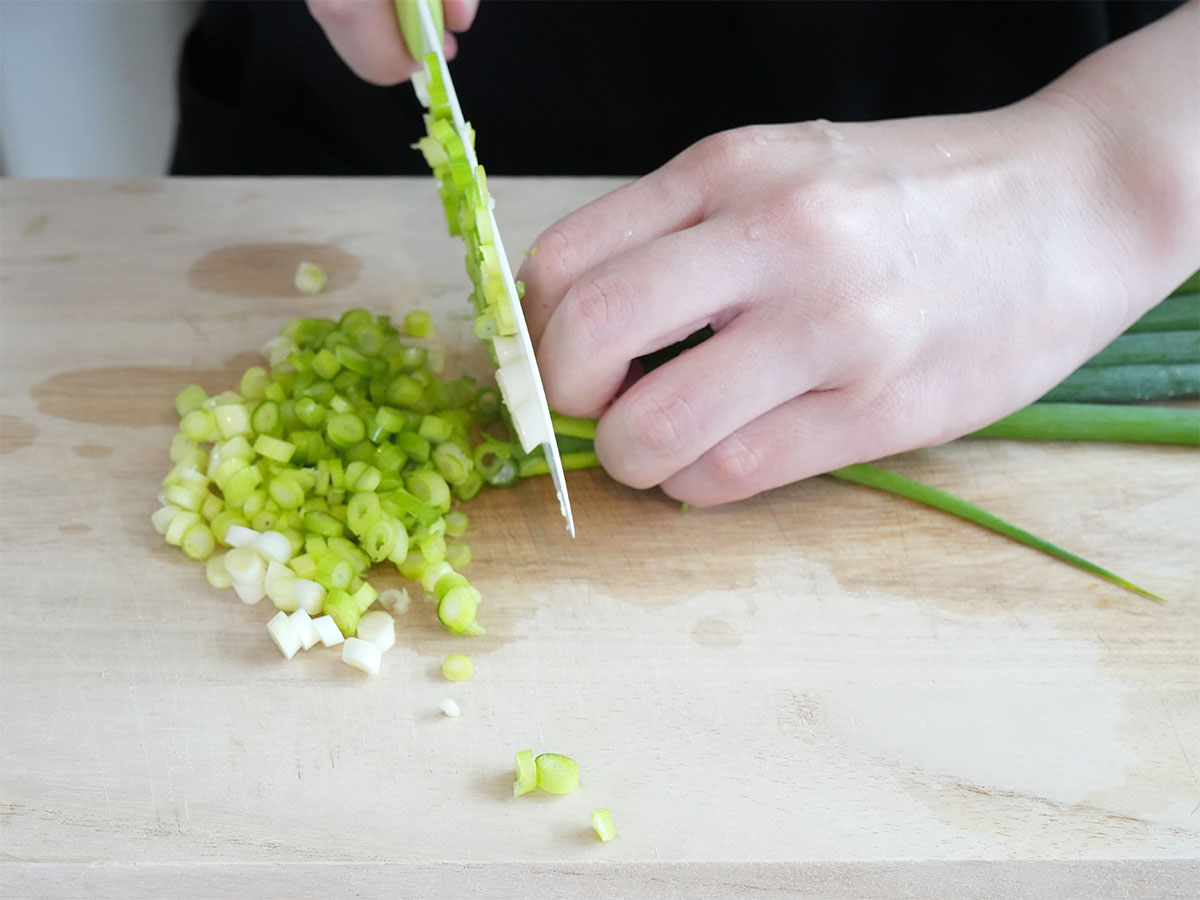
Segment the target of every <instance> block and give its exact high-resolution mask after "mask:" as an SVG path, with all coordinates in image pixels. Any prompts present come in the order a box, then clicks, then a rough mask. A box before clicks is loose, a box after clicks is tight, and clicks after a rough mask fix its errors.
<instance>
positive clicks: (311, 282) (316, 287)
mask: <svg viewBox="0 0 1200 900" xmlns="http://www.w3.org/2000/svg"><path fill="white" fill-rule="evenodd" d="M294 281H295V284H296V290H298V291H299V292H300V293H302V294H319V293H321V289H322V288H323V287H325V270H324V269H322V268H321V267H320V266H318V265H317V264H316V263H314V262H309V261H308V260H304V261H303V262H301V263H300V265H299V266H297V267H296V277H295V279H294ZM243 393H244V392H243Z"/></svg>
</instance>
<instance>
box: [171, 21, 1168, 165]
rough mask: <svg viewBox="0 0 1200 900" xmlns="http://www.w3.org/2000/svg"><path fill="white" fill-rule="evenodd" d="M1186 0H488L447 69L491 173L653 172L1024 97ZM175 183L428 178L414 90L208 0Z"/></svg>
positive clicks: (312, 26)
mask: <svg viewBox="0 0 1200 900" xmlns="http://www.w3.org/2000/svg"><path fill="white" fill-rule="evenodd" d="M1177 5H1179V4H1178V3H1174V2H979V3H974V2H939V3H927V2H920V3H918V2H865V3H863V2H849V0H846V2H798V0H765V2H764V0H709V2H694V0H625V2H613V0H567V2H563V0H537V2H530V0H484V2H483V3H482V4H481V6H480V9H479V13H478V15H477V16H476V19H475V23H474V25H473V26H472V27H471V30H470V31H468V32H467V33H465V34H463V35H461V36H460V39H459V45H460V50H459V55H458V58H457V59H456V60H454V61H452V62H451V63H450V71H451V73H452V75H453V76H454V82H455V85H456V87H457V89H458V92H459V97H460V100H461V101H462V106H463V109H464V112H465V113H466V115H467V116H468V118H469V119H470V120H471V122H472V123H473V124H474V126H475V128H476V132H477V134H478V143H477V147H478V150H479V156H480V159H481V160H482V161H483V162H484V164H485V166H486V168H487V169H488V171H489V172H490V173H492V174H495V175H640V174H644V173H645V172H648V171H650V170H651V169H653V168H655V167H657V166H659V165H661V164H662V163H664V162H666V161H667V160H668V159H669V158H670V157H672V156H674V155H675V154H676V153H678V152H679V151H681V150H682V149H684V148H685V147H687V146H688V145H689V144H691V143H693V142H695V141H696V140H698V139H699V138H701V137H703V136H705V135H707V134H711V133H713V132H715V131H719V130H722V129H725V128H731V127H734V126H738V125H747V124H751V123H764V122H789V121H803V120H807V119H816V118H825V119H832V120H835V121H836V120H842V121H864V120H871V119H881V118H894V117H901V116H913V115H925V114H935V113H955V112H970V111H977V110H982V109H990V108H994V107H997V106H1002V105H1004V104H1007V103H1011V102H1013V101H1015V100H1018V99H1020V98H1022V97H1025V96H1027V95H1029V94H1031V93H1033V92H1034V91H1036V90H1037V89H1038V88H1040V87H1042V86H1044V85H1045V84H1047V83H1048V82H1050V81H1051V80H1053V79H1054V78H1055V77H1057V76H1058V75H1060V74H1061V73H1062V72H1064V71H1065V70H1066V69H1068V68H1069V67H1070V66H1071V65H1072V64H1074V63H1075V62H1077V61H1078V60H1079V59H1081V58H1083V57H1084V56H1086V55H1087V54H1089V53H1091V52H1092V51H1093V50H1096V49H1098V48H1099V47H1101V46H1103V45H1104V44H1106V43H1108V42H1109V41H1112V40H1115V39H1116V38H1119V37H1121V36H1123V35H1125V34H1127V33H1128V32H1130V31H1133V30H1134V29H1136V28H1139V27H1141V26H1142V25H1145V24H1147V23H1148V22H1150V21H1153V20H1154V19H1156V18H1158V17H1159V16H1161V15H1163V14H1164V13H1166V12H1168V11H1169V10H1170V9H1172V8H1174V7H1175V6H1177ZM179 97H180V119H179V127H178V132H177V135H176V143H175V150H174V155H173V159H172V162H171V172H172V174H179V175H390V174H419V173H424V172H425V171H427V169H426V167H425V164H424V162H423V160H422V159H421V156H420V154H419V153H417V152H416V151H414V150H411V149H409V146H410V145H411V144H412V143H413V142H414V141H415V140H416V139H417V138H418V137H420V136H421V135H422V134H423V133H424V129H423V126H422V124H421V112H422V110H421V108H420V106H419V105H418V103H417V101H416V98H415V97H414V95H413V91H412V87H411V86H410V85H408V84H401V85H397V86H395V87H391V88H381V87H376V86H374V85H370V84H367V83H366V82H363V81H361V80H359V79H358V78H357V77H356V76H355V75H354V74H353V73H352V72H351V71H350V70H349V69H348V68H347V67H346V65H345V64H344V63H343V62H342V61H341V59H340V58H339V57H338V56H337V55H336V54H335V53H334V51H333V49H332V48H331V47H330V45H329V43H328V41H327V40H326V39H325V36H324V34H323V32H322V31H321V29H320V26H318V25H317V23H316V22H315V21H314V20H313V19H312V17H311V15H310V14H309V13H308V10H307V8H306V7H305V5H304V4H303V3H302V2H300V0H286V2H284V0H266V2H249V0H224V2H219V0H209V2H207V3H206V5H205V7H204V9H203V11H202V13H201V15H200V18H199V20H198V21H197V23H196V25H195V27H194V28H193V29H192V30H191V32H190V33H189V35H188V37H187V40H186V42H185V45H184V51H183V55H182V59H181V63H180V72H179Z"/></svg>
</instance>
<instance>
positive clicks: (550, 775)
mask: <svg viewBox="0 0 1200 900" xmlns="http://www.w3.org/2000/svg"><path fill="white" fill-rule="evenodd" d="M534 764H535V766H536V767H537V786H538V787H539V788H540V789H541V790H543V791H545V792H546V793H547V794H569V793H571V792H572V791H574V790H575V789H576V788H578V787H579V764H578V763H577V762H575V760H573V759H571V757H569V756H563V755H562V754H561V753H539V754H538V756H537V758H536V759H535V760H534Z"/></svg>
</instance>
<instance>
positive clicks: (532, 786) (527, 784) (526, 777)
mask: <svg viewBox="0 0 1200 900" xmlns="http://www.w3.org/2000/svg"><path fill="white" fill-rule="evenodd" d="M514 769H515V778H514V780H513V796H514V797H520V796H521V795H522V794H528V793H530V792H531V791H534V790H536V789H537V786H538V777H537V763H536V761H535V760H534V758H533V751H532V750H521V751H518V753H517V755H516V761H515V763H514Z"/></svg>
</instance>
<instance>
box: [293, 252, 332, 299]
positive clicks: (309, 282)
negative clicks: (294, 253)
mask: <svg viewBox="0 0 1200 900" xmlns="http://www.w3.org/2000/svg"><path fill="white" fill-rule="evenodd" d="M293 281H294V283H295V285H296V290H298V291H299V292H300V293H302V294H319V293H321V289H322V288H323V287H325V270H324V269H322V268H321V267H320V266H318V265H317V264H316V263H314V262H309V261H308V260H303V261H302V262H301V263H300V265H299V266H297V267H296V277H295V278H294V279H293Z"/></svg>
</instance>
